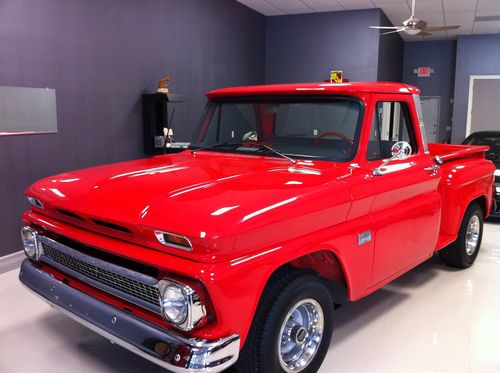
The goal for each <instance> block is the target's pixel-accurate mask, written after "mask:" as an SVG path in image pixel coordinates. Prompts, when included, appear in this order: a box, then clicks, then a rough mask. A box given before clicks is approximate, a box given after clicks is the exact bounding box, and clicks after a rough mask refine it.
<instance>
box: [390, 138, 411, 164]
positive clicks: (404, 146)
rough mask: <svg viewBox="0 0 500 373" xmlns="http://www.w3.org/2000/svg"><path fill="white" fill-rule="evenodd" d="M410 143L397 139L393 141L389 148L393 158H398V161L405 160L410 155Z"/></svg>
mask: <svg viewBox="0 0 500 373" xmlns="http://www.w3.org/2000/svg"><path fill="white" fill-rule="evenodd" d="M411 150H412V149H411V145H410V144H409V143H407V142H406V141H399V142H397V143H395V144H394V145H393V146H392V148H391V154H392V158H391V161H392V160H393V159H398V160H400V161H403V160H405V159H406V158H408V157H409V156H410V155H411Z"/></svg>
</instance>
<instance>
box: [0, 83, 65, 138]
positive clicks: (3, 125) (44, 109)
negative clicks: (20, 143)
mask: <svg viewBox="0 0 500 373" xmlns="http://www.w3.org/2000/svg"><path fill="white" fill-rule="evenodd" d="M54 132H57V110H56V90H55V89H49V88H25V87H5V86H0V135H15V134H30V133H54Z"/></svg>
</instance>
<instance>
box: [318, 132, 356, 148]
mask: <svg viewBox="0 0 500 373" xmlns="http://www.w3.org/2000/svg"><path fill="white" fill-rule="evenodd" d="M327 136H337V137H338V138H340V139H342V140H344V141H347V142H349V143H350V144H351V145H352V144H354V140H352V139H350V138H349V137H347V136H345V135H343V134H341V133H339V132H325V133H322V134H321V135H319V136H318V138H317V139H316V141H314V146H318V144H319V142H320V141H321V139H322V138H323V137H327Z"/></svg>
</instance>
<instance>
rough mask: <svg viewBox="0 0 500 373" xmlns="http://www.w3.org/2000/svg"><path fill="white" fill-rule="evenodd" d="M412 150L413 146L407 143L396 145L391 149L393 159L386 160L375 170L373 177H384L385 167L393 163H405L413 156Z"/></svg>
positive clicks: (400, 142)
mask: <svg viewBox="0 0 500 373" xmlns="http://www.w3.org/2000/svg"><path fill="white" fill-rule="evenodd" d="M411 152H412V149H411V145H410V144H409V143H408V142H407V141H399V142H397V143H395V144H394V145H393V146H392V148H391V155H392V157H391V158H389V159H386V160H385V161H384V163H382V164H381V165H380V166H379V167H377V168H376V169H374V170H373V176H382V174H383V172H382V170H383V169H384V167H385V166H387V165H388V164H389V163H390V162H391V161H393V160H395V159H397V160H399V161H404V160H405V159H407V158H408V157H409V156H410V155H411Z"/></svg>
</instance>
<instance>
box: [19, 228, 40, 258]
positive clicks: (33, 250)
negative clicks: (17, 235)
mask: <svg viewBox="0 0 500 373" xmlns="http://www.w3.org/2000/svg"><path fill="white" fill-rule="evenodd" d="M21 238H22V240H23V246H24V253H25V254H26V256H27V257H28V258H30V259H34V260H38V241H37V239H36V231H35V230H34V229H32V228H30V227H23V229H21Z"/></svg>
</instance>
